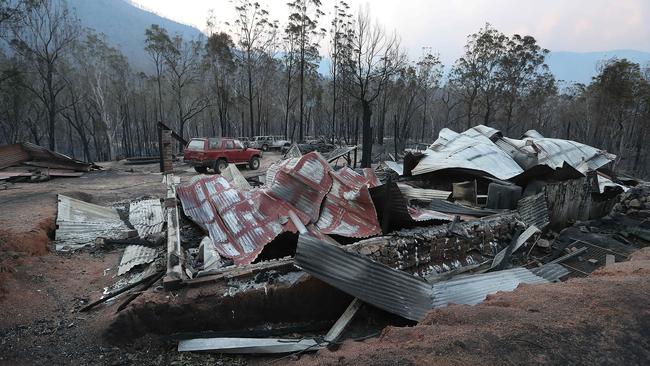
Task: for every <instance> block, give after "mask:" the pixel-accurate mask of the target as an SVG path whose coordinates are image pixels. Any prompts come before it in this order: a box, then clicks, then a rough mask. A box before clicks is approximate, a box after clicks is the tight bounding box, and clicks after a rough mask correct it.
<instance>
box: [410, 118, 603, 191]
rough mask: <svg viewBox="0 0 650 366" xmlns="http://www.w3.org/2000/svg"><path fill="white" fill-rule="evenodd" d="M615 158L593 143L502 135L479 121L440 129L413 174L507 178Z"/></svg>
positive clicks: (583, 169) (584, 167)
mask: <svg viewBox="0 0 650 366" xmlns="http://www.w3.org/2000/svg"><path fill="white" fill-rule="evenodd" d="M615 158H616V156H615V155H613V154H610V153H607V152H606V151H603V150H600V149H597V148H595V147H591V146H589V145H585V144H582V143H579V142H575V141H571V140H563V139H555V138H547V137H543V136H542V135H541V134H540V133H539V132H537V131H534V130H531V131H528V132H527V133H526V135H525V136H524V138H523V139H521V140H517V139H512V138H508V137H504V136H503V135H502V134H501V132H500V131H498V130H496V129H494V128H491V127H487V126H483V125H478V126H475V127H473V128H471V129H469V130H467V131H465V132H463V133H456V132H454V131H452V130H450V129H447V128H444V129H442V130H441V131H440V135H439V137H438V139H437V140H436V141H435V142H434V143H433V144H432V145H431V146H430V147H429V148H428V149H427V150H426V151H425V157H424V158H423V159H422V160H421V161H420V163H419V164H418V165H417V166H416V167H415V168H414V169H413V171H412V174H413V175H418V174H424V173H430V172H435V171H439V170H443V169H467V170H471V171H478V172H483V173H486V174H488V175H491V176H493V177H496V178H499V179H504V180H507V179H511V178H514V177H515V176H517V175H519V174H521V173H523V172H524V171H526V170H528V169H531V168H533V167H536V166H548V167H550V168H552V169H560V168H562V167H563V166H564V164H565V163H566V164H568V165H570V166H571V167H573V168H574V169H576V170H577V171H578V172H580V173H582V174H583V175H584V174H586V173H587V172H588V171H590V170H596V169H598V168H600V167H602V166H604V165H606V164H607V163H609V162H611V161H613V160H614V159H615Z"/></svg>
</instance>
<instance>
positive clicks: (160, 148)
mask: <svg viewBox="0 0 650 366" xmlns="http://www.w3.org/2000/svg"><path fill="white" fill-rule="evenodd" d="M158 154H159V155H160V172H161V173H163V172H165V157H164V153H163V143H162V126H161V125H160V122H158Z"/></svg>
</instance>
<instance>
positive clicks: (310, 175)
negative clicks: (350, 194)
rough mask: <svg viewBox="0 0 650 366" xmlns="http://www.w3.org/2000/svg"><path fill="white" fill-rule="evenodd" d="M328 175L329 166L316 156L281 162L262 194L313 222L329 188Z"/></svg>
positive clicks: (316, 154) (316, 218) (330, 182)
mask: <svg viewBox="0 0 650 366" xmlns="http://www.w3.org/2000/svg"><path fill="white" fill-rule="evenodd" d="M330 171H331V168H330V166H329V164H328V163H327V161H325V159H323V157H322V156H321V155H320V154H319V153H317V152H310V153H308V154H306V155H304V156H302V157H301V158H299V159H288V160H285V161H283V162H282V164H281V165H280V169H278V171H277V173H276V174H275V179H273V180H272V182H271V183H270V185H269V183H267V185H269V186H268V187H267V188H266V189H265V190H266V193H267V194H268V195H269V196H272V197H274V198H276V199H279V200H282V201H284V202H286V203H288V204H290V205H292V206H293V207H295V208H296V209H297V210H298V212H296V213H298V214H300V213H302V214H304V215H306V216H307V217H308V218H309V219H311V221H313V222H316V221H317V220H318V216H319V214H320V204H321V202H322V201H323V198H325V195H326V194H327V192H328V191H329V189H330V187H331V186H332V177H331V176H330V174H329V172H330ZM304 223H306V222H304Z"/></svg>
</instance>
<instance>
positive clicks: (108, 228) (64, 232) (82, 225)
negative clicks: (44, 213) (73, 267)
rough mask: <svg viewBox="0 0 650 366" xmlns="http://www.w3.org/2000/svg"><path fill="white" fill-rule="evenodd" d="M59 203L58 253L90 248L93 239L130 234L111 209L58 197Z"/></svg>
mask: <svg viewBox="0 0 650 366" xmlns="http://www.w3.org/2000/svg"><path fill="white" fill-rule="evenodd" d="M58 201H59V203H58V213H57V218H56V225H57V229H56V232H55V243H56V249H57V250H65V249H77V248H81V247H83V246H85V245H88V244H92V243H93V242H94V240H95V239H96V238H118V237H121V236H124V235H126V234H127V233H128V232H129V231H130V230H131V229H130V228H129V227H128V226H127V225H126V224H125V223H124V221H123V220H122V219H121V218H120V215H119V213H118V212H117V209H115V208H113V207H102V206H98V205H94V204H92V203H88V202H84V201H80V200H77V199H74V198H72V197H68V196H64V195H61V194H60V195H59V197H58Z"/></svg>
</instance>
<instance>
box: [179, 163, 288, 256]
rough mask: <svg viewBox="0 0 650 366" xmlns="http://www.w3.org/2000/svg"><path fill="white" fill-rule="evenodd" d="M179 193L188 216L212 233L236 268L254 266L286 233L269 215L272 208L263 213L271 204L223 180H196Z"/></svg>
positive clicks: (200, 177)
mask: <svg viewBox="0 0 650 366" xmlns="http://www.w3.org/2000/svg"><path fill="white" fill-rule="evenodd" d="M176 193H177V194H178V197H179V198H180V200H181V204H182V205H183V211H184V212H185V214H186V215H187V216H189V217H190V218H191V219H192V220H193V221H194V222H196V223H197V224H199V226H201V227H203V228H204V229H205V230H206V231H207V232H208V233H209V235H210V238H211V239H212V242H213V243H214V245H215V247H216V249H217V251H218V252H219V254H220V255H222V256H224V257H226V258H232V259H233V260H234V262H235V264H245V263H251V262H252V261H253V260H255V258H257V256H258V255H259V253H260V252H261V251H262V249H263V248H264V245H266V244H267V243H269V242H270V241H271V240H273V239H274V238H275V237H276V236H277V235H278V234H280V233H281V232H282V231H283V230H284V229H283V228H282V225H281V224H280V220H279V219H278V216H277V213H276V215H274V216H268V215H267V214H266V212H268V211H272V210H271V208H272V206H271V207H265V208H266V209H262V208H263V207H261V206H263V205H264V203H268V202H269V201H268V200H264V201H262V200H260V199H253V196H252V194H250V193H248V194H246V193H247V191H241V190H237V189H235V188H234V187H233V186H232V185H231V184H230V183H229V182H228V181H227V180H226V179H225V178H224V177H222V176H219V175H213V176H196V177H195V178H193V179H192V180H191V181H190V183H189V184H185V185H180V186H178V187H177V189H176ZM256 195H257V196H260V195H261V192H259V191H257V192H256ZM286 222H287V223H289V222H290V221H286ZM292 231H295V227H294V228H293V230H292Z"/></svg>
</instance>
